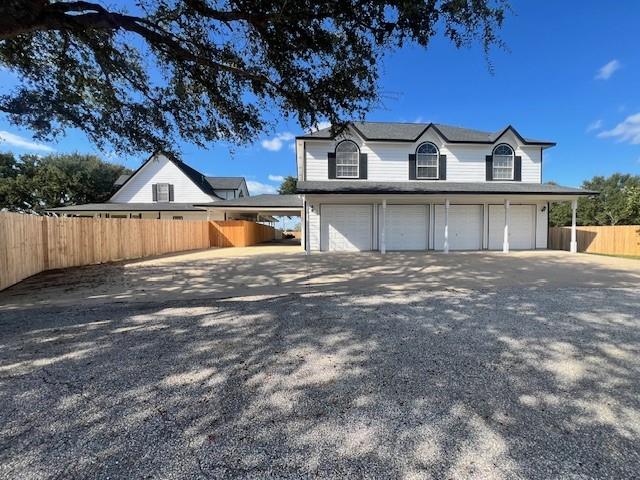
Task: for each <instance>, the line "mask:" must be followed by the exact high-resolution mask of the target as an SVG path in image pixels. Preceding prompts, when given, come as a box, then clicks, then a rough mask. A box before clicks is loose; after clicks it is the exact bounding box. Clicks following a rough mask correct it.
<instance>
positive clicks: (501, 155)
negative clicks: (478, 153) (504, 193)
mask: <svg viewBox="0 0 640 480" xmlns="http://www.w3.org/2000/svg"><path fill="white" fill-rule="evenodd" d="M513 158H514V153H513V148H511V147H510V146H509V145H507V144H505V143H503V144H502V145H498V146H497V147H496V148H494V149H493V179H494V180H513Z"/></svg>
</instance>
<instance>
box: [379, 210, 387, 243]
mask: <svg viewBox="0 0 640 480" xmlns="http://www.w3.org/2000/svg"><path fill="white" fill-rule="evenodd" d="M381 220H382V229H381V233H380V253H381V254H382V255H384V254H385V253H387V240H386V238H387V200H386V199H383V200H382V219H381Z"/></svg>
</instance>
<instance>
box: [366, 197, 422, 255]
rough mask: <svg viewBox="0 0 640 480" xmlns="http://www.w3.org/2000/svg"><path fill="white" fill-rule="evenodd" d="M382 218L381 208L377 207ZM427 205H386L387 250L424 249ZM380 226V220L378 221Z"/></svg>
mask: <svg viewBox="0 0 640 480" xmlns="http://www.w3.org/2000/svg"><path fill="white" fill-rule="evenodd" d="M379 212H380V213H379V216H380V218H382V208H379ZM427 212H428V206H427V205H387V216H386V222H387V231H386V235H385V239H386V247H387V250H426V249H427V235H428V233H427V232H428V228H427V222H428V220H427V219H428V218H429V217H428V213H427ZM378 225H380V228H382V221H381V220H380V221H379V222H378Z"/></svg>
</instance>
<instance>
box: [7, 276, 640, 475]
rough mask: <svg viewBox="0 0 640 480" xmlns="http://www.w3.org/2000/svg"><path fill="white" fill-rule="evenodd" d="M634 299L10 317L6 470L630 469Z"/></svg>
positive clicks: (554, 296)
mask: <svg viewBox="0 0 640 480" xmlns="http://www.w3.org/2000/svg"><path fill="white" fill-rule="evenodd" d="M638 293H640V292H639V291H638V290H637V289H636V290H634V289H609V290H599V289H592V288H589V289H584V288H579V289H563V290H560V291H558V290H557V289H537V290H533V289H528V290H522V289H515V288H513V289H510V288H504V289H501V290H499V291H498V290H495V289H486V290H468V291H461V292H450V291H437V292H433V293H429V292H425V291H423V292H422V293H419V292H413V293H412V295H411V297H409V296H407V295H406V294H405V293H404V292H402V291H394V290H393V289H384V288H380V289H379V290H377V291H376V290H363V291H357V290H351V291H350V290H347V289H344V290H343V289H335V290H334V291H330V290H324V291H322V292H310V293H307V294H289V295H280V296H269V297H265V298H244V299H229V300H218V301H204V300H193V301H186V302H170V303H164V304H136V305H134V304H131V305H113V306H109V305H101V306H94V307H91V306H90V307H84V308H76V309H63V308H49V309H22V310H16V311H14V312H6V313H4V314H3V315H2V319H1V321H0V338H1V340H0V404H1V405H3V408H2V409H1V411H0V477H3V478H32V477H33V478H35V477H41V478H70V477H81V478H82V477H85V478H86V477H91V478H107V477H110V478H124V477H126V478H158V477H163V478H166V477H172V476H173V477H176V478H184V477H196V478H223V477H224V478H229V477H238V478H265V477H277V478H283V477H284V478H287V477H289V478H300V477H333V478H344V477H351V478H354V477H355V478H358V477H370V478H382V477H386V478H470V477H474V478H477V477H493V478H518V477H522V478H541V479H542V478H544V479H547V478H559V477H563V478H566V477H572V478H587V477H589V478H591V477H605V476H609V477H614V478H631V477H633V476H635V475H636V473H637V471H638V470H639V469H640V457H639V453H638V448H637V445H638V442H639V441H640V400H639V398H640V328H639V327H640V319H639V318H638V312H640V296H639V295H638Z"/></svg>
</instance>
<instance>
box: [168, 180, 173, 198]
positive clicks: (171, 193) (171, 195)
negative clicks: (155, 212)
mask: <svg viewBox="0 0 640 480" xmlns="http://www.w3.org/2000/svg"><path fill="white" fill-rule="evenodd" d="M169 201H170V202H173V184H171V183H170V184H169Z"/></svg>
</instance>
